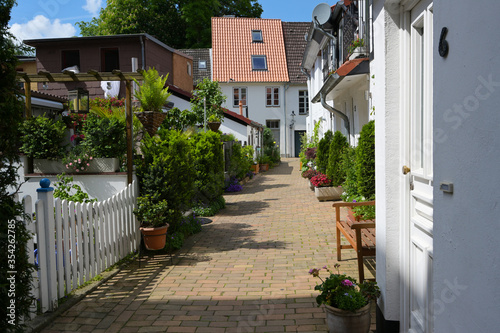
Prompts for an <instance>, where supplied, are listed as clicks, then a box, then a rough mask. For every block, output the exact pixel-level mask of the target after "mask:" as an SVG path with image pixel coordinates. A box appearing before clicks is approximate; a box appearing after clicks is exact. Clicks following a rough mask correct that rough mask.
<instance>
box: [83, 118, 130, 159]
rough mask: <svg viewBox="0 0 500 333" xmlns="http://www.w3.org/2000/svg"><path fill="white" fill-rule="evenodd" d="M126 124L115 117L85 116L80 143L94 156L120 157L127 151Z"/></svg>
mask: <svg viewBox="0 0 500 333" xmlns="http://www.w3.org/2000/svg"><path fill="white" fill-rule="evenodd" d="M125 128H126V125H125V123H124V122H122V121H120V120H118V119H117V118H101V117H98V116H96V115H93V114H92V115H90V116H89V117H87V122H86V123H85V126H84V127H83V131H82V133H83V135H84V139H83V141H82V143H81V145H82V146H84V147H85V149H86V151H87V152H88V153H89V154H90V155H91V156H92V157H94V158H99V157H121V156H122V155H124V154H125V152H126V151H127V139H126V132H125Z"/></svg>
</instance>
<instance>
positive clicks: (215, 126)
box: [207, 114, 221, 132]
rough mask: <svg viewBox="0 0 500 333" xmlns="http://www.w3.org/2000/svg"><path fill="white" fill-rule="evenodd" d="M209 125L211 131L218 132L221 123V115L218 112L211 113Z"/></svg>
mask: <svg viewBox="0 0 500 333" xmlns="http://www.w3.org/2000/svg"><path fill="white" fill-rule="evenodd" d="M207 125H208V127H209V128H210V130H211V131H214V132H217V131H218V130H219V127H220V125H221V117H220V116H218V115H216V114H211V115H210V116H209V117H208V121H207Z"/></svg>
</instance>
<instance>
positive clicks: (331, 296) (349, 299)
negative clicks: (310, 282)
mask: <svg viewBox="0 0 500 333" xmlns="http://www.w3.org/2000/svg"><path fill="white" fill-rule="evenodd" d="M334 267H335V268H336V269H337V273H332V272H331V271H330V270H329V269H328V267H327V266H323V268H319V269H318V268H312V269H310V270H309V274H311V275H312V276H314V277H317V278H319V279H320V280H321V284H317V285H316V287H314V290H318V291H320V292H321V293H320V294H319V295H318V296H317V297H316V302H317V303H318V306H320V305H321V304H326V305H330V306H333V307H335V308H337V309H341V310H347V311H356V310H358V309H361V308H362V307H364V306H365V305H367V304H368V303H369V302H370V301H371V300H376V299H377V298H378V297H379V296H380V289H379V288H378V286H377V283H376V282H374V281H364V282H362V283H359V284H357V283H356V280H355V279H353V278H352V277H350V276H347V275H345V274H340V272H339V271H338V269H339V267H340V265H339V264H335V266H334ZM322 269H324V270H326V271H327V272H328V273H329V274H330V276H328V277H327V278H325V279H324V280H323V278H321V277H320V271H321V270H322Z"/></svg>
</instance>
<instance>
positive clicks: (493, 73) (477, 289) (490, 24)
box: [377, 0, 500, 332]
mask: <svg viewBox="0 0 500 333" xmlns="http://www.w3.org/2000/svg"><path fill="white" fill-rule="evenodd" d="M474 7H475V6H474V5H472V6H471V3H470V1H465V0H440V1H435V2H434V41H435V42H434V45H435V49H436V51H435V52H434V141H433V143H434V221H435V222H434V235H435V236H434V263H433V269H434V280H433V289H434V299H433V305H434V318H435V319H434V332H498V331H499V327H500V316H499V313H500V307H499V305H498V304H499V303H498V302H499V300H500V289H499V288H498V276H499V275H500V265H499V258H500V249H499V246H498V243H499V241H498V237H499V235H500V223H499V216H500V205H499V204H498V202H499V198H500V195H499V193H500V191H499V184H500V174H499V172H498V166H499V165H500V140H499V138H500V134H499V128H500V125H499V124H500V112H499V105H500V71H499V68H500V44H499V43H498V33H499V31H500V20H499V19H498V13H500V2H498V1H488V2H487V6H485V7H483V10H474ZM471 9H472V10H471ZM443 27H447V28H448V34H447V37H446V41H447V42H448V45H449V54H448V56H447V57H446V58H442V57H441V56H439V54H438V52H437V48H438V43H439V39H440V35H441V29H442V28H443ZM441 182H450V183H453V185H454V191H453V193H452V194H450V193H445V192H443V191H441V190H440V189H439V185H440V183H441ZM377 268H378V265H377ZM469 304H473V306H469Z"/></svg>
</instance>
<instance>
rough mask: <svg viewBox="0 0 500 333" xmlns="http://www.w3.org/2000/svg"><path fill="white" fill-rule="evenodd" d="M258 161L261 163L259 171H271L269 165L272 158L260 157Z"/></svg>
mask: <svg viewBox="0 0 500 333" xmlns="http://www.w3.org/2000/svg"><path fill="white" fill-rule="evenodd" d="M257 161H258V162H259V169H260V171H267V170H269V164H270V163H271V157H269V156H267V155H260V156H259V157H258V158H257Z"/></svg>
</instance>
